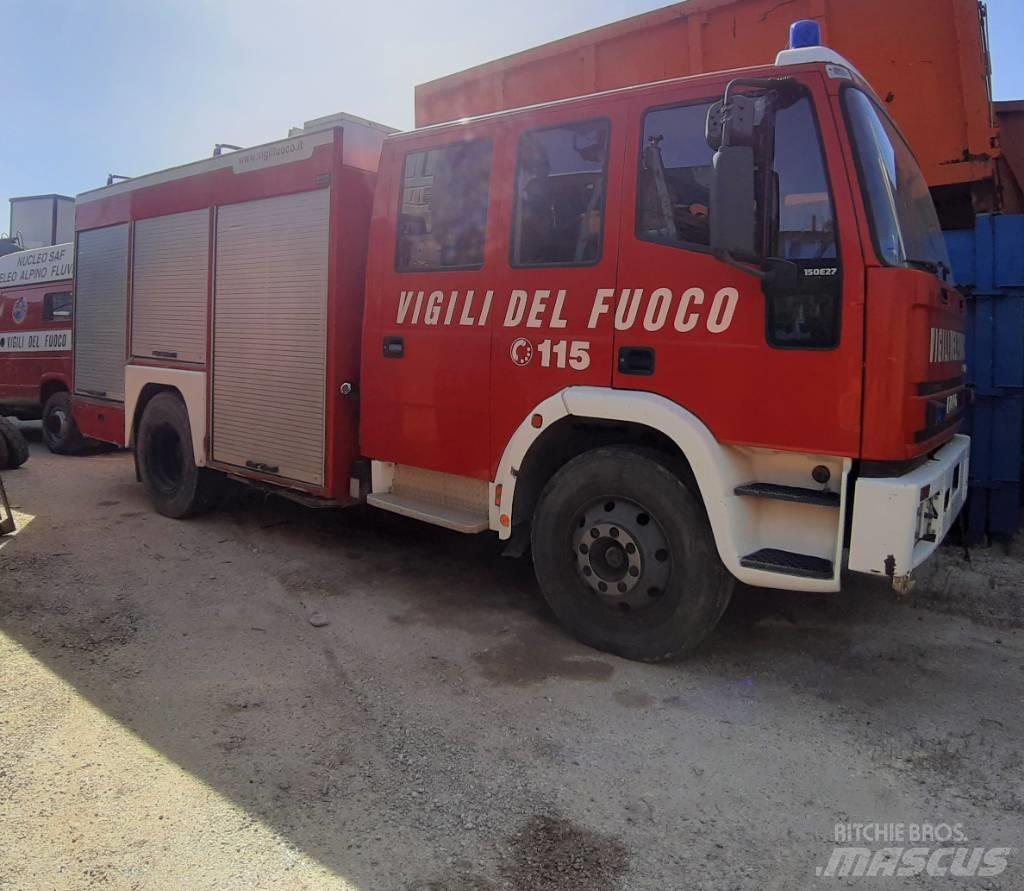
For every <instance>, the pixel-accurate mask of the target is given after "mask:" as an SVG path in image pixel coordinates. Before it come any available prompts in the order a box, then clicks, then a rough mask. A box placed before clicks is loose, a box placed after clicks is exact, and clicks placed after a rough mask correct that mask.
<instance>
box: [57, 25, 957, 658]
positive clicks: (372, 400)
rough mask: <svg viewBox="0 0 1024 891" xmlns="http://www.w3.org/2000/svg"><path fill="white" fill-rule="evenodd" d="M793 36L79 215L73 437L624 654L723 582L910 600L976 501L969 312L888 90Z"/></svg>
mask: <svg viewBox="0 0 1024 891" xmlns="http://www.w3.org/2000/svg"><path fill="white" fill-rule="evenodd" d="M801 27H802V33H804V34H805V35H806V33H807V28H806V26H801ZM798 30H800V29H798ZM812 33H813V30H812ZM803 41H804V42H799V41H797V40H796V39H795V38H794V46H793V48H792V49H791V50H789V51H786V52H784V53H781V54H780V55H779V58H778V60H777V62H776V64H775V65H772V66H764V67H761V68H754V69H744V70H741V71H732V72H721V73H715V74H708V75H703V76H699V77H691V78H681V79H675V80H667V81H662V82H659V83H654V84H647V85H641V86H635V87H629V88H624V89H620V90H613V91H610V92H606V93H601V94H597V95H592V96H585V97H580V98H575V99H570V100H565V101H560V102H554V103H550V104H547V105H540V106H536V107H531V108H527V109H521V110H517V111H508V112H502V113H499V114H493V115H485V116H483V117H480V118H475V119H470V120H467V121H460V122H458V123H451V124H446V125H439V126H435V127H428V128H424V129H422V130H418V131H414V132H411V133H406V134H395V133H393V132H390V131H387V130H386V128H381V127H379V126H377V125H373V124H370V123H369V122H366V121H361V120H357V119H352V118H346V117H341V118H339V119H338V120H337V121H336V122H335V123H336V124H337V126H334V127H332V128H326V129H324V128H323V126H322V125H321V126H320V127H317V128H313V127H310V128H309V129H307V130H306V131H303V132H300V133H298V134H296V135H295V136H293V137H292V138H290V139H288V140H284V141H281V142H277V143H271V144H268V145H266V146H259V147H256V148H253V149H246V150H243V151H240V152H237V153H234V154H232V155H227V156H222V157H215V158H212V159H208V160H206V161H200V162H197V163H195V164H190V165H186V166H184V167H181V168H176V169H173V170H168V171H163V172H160V173H155V174H150V175H148V176H143V177H138V178H136V179H133V180H129V181H127V182H123V183H118V184H116V185H114V186H111V187H108V188H105V189H99V190H96V191H94V192H90V193H85V194H84V195H80V196H79V197H78V202H77V216H76V300H77V313H76V319H75V363H74V392H75V416H76V418H77V420H78V423H79V425H80V426H81V428H82V430H83V432H84V433H86V434H87V435H90V436H93V437H95V438H98V439H102V440H106V441H109V442H113V443H117V444H119V445H131V446H132V447H134V449H135V452H136V456H137V461H138V468H139V472H140V475H141V478H142V480H143V482H144V483H145V484H146V486H147V489H148V491H149V493H150V495H151V497H152V498H153V501H154V504H155V505H156V507H157V509H158V510H160V511H161V512H163V513H165V514H166V515H168V516H174V517H181V516H186V515H189V514H191V513H194V512H196V511H198V510H201V509H204V508H206V507H208V506H209V505H210V504H212V503H213V502H214V501H215V500H216V497H217V494H218V492H219V487H220V484H221V482H222V481H223V479H224V477H225V476H227V477H231V478H234V479H237V480H242V481H245V482H248V483H251V484H256V485H261V486H266V487H271V488H273V489H274V490H275V491H278V492H281V493H283V494H286V495H288V496H289V497H292V498H295V499H298V500H302V501H305V502H308V503H312V504H319V505H343V504H351V503H357V502H366V503H368V504H369V505H372V506H374V507H377V508H380V509H383V510H388V511H392V512H396V513H399V514H403V515H406V516H410V517H414V518H417V519H420V520H424V521H427V522H431V523H435V524H437V525H441V526H445V527H447V528H450V529H454V530H458V531H461V532H480V531H484V530H487V529H490V530H493V531H495V532H496V533H497V534H498V535H499V537H500V538H502V539H506V540H509V541H510V545H512V546H514V547H516V548H517V549H519V550H521V549H522V548H523V547H524V546H525V543H526V542H527V541H529V542H530V547H531V549H532V552H533V557H534V563H535V566H536V568H537V575H538V579H539V581H540V584H541V589H542V591H543V592H544V594H545V596H546V597H547V599H548V602H549V603H550V604H551V606H552V609H553V610H554V611H555V613H556V615H558V617H559V618H560V619H561V620H562V621H563V622H564V623H565V624H566V625H567V626H568V627H569V628H570V629H571V630H572V631H573V632H574V633H576V634H577V635H578V636H579V637H580V638H581V639H583V640H585V641H587V642H588V643H591V644H593V645H595V646H599V647H602V648H605V649H609V650H612V651H614V652H617V653H620V654H622V655H626V656H632V657H636V658H645V659H656V658H664V657H666V656H670V655H678V654H681V653H683V652H688V651H689V650H691V649H692V648H693V647H694V646H696V645H697V643H699V641H700V640H701V639H702V638H703V636H704V635H705V634H706V633H707V632H708V631H709V630H710V628H711V627H713V626H714V623H715V622H716V621H717V619H718V617H719V616H720V614H721V610H722V609H724V605H725V603H726V602H727V600H728V595H729V591H730V590H731V584H732V582H733V580H735V579H739V580H741V581H743V582H746V583H748V584H751V585H755V586H762V587H787V588H790V589H793V590H804V591H833V590H838V589H839V587H840V585H841V572H842V568H843V567H844V565H846V566H849V568H851V569H854V570H857V571H861V572H867V573H874V574H877V575H881V576H888V577H889V578H890V579H891V580H892V581H893V583H894V584H896V585H897V586H905V585H906V583H907V582H908V580H909V577H910V574H911V572H912V571H913V569H914V567H916V566H917V565H919V564H920V563H921V562H922V561H923V560H924V559H926V558H927V557H928V555H930V554H931V553H932V552H933V551H934V549H935V548H936V547H937V546H938V543H939V541H941V539H942V537H943V535H944V534H945V532H946V531H947V530H948V529H949V528H950V526H951V524H952V522H953V521H954V519H955V518H956V516H957V514H958V512H959V510H960V508H961V507H962V505H963V501H964V498H965V495H966V489H967V464H968V455H969V443H968V440H967V438H966V437H963V436H958V435H956V434H957V431H958V430H959V426H960V424H961V420H962V417H963V409H964V397H963V392H964V366H963V361H964V333H963V332H964V302H963V299H962V298H961V296H960V295H959V294H958V293H957V292H956V291H954V290H953V289H952V287H951V286H950V285H949V284H947V281H948V257H947V256H946V253H945V245H944V242H943V241H942V238H941V232H940V230H939V225H938V220H937V218H936V216H935V211H934V206H933V205H932V202H931V199H930V197H929V193H928V188H927V185H926V183H925V182H924V179H923V177H922V175H921V173H920V169H919V168H918V166H917V163H916V161H915V160H914V158H913V155H912V153H911V152H910V150H909V149H908V148H907V146H906V143H905V142H904V141H903V139H902V137H901V136H900V135H899V133H898V131H897V130H896V127H895V125H894V124H893V122H892V120H891V118H890V117H889V116H888V115H887V114H886V112H885V110H884V102H881V101H879V99H878V98H877V97H876V96H874V95H873V94H872V92H871V90H870V88H869V87H868V86H867V84H866V83H865V82H864V81H863V80H862V79H861V78H860V76H859V75H858V74H857V73H856V70H855V69H854V68H853V67H852V66H851V65H850V63H848V62H846V61H845V60H844V59H842V58H841V57H839V56H838V55H836V54H835V53H834V52H832V51H830V50H828V49H826V48H824V47H821V46H819V45H817V43H816V42H815V41H814V40H810V41H807V39H806V37H804V38H803ZM517 542H518V544H517ZM696 555H703V556H701V557H699V558H698V556H696ZM715 555H717V556H715Z"/></svg>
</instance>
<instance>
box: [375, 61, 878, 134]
mask: <svg viewBox="0 0 1024 891" xmlns="http://www.w3.org/2000/svg"><path fill="white" fill-rule="evenodd" d="M793 52H801V51H799V50H797V51H793ZM826 53H828V51H827V50H826ZM790 59H791V60H792V61H788V62H787V63H786V64H785V65H782V66H777V65H755V66H750V67H747V68H732V69H728V70H724V71H709V72H706V73H701V74H689V75H685V76H683V77H670V78H666V79H663V80H657V81H651V82H650V83H641V84H629V85H628V86H623V87H616V88H614V89H609V90H602V91H601V92H599V93H585V94H583V95H580V96H570V97H567V98H565V99H552V100H549V101H547V102H537V103H534V104H532V105H523V106H517V107H515V108H507V109H500V110H497V111H491V112H487V113H485V114H479V115H474V116H472V117H465V118H461V119H459V120H454V121H439V122H438V123H436V124H427V125H425V126H422V127H417V128H416V129H415V130H406V131H402V132H396V133H392V134H391V135H390V136H388V141H389V142H391V141H393V140H396V139H405V138H410V137H415V136H417V135H419V134H423V133H429V132H432V131H442V130H445V129H447V128H449V127H452V128H454V127H461V126H464V125H466V124H474V123H479V122H481V121H489V120H492V119H495V118H503V117H509V116H512V115H518V114H526V113H528V112H533V111H537V110H538V109H542V108H557V107H566V108H571V107H572V106H573V105H586V104H590V103H593V102H595V101H598V102H599V101H601V100H602V99H607V98H613V97H616V96H623V95H629V94H630V93H640V92H643V91H644V90H649V89H650V88H652V87H661V86H665V85H670V84H690V83H695V82H700V81H704V80H707V81H719V82H720V81H722V80H729V79H732V78H737V77H779V76H780V73H781V72H782V71H787V72H792V71H794V70H804V71H812V70H817V71H821V72H822V73H825V72H826V70H827V68H828V67H829V66H835V65H841V66H842V67H844V68H845V69H846V71H847V72H848V73H849V75H850V77H851V79H856V81H857V82H858V83H859V84H860V85H861V86H863V87H867V88H868V89H870V85H869V84H867V83H866V82H865V81H864V79H863V77H862V76H861V75H860V74H859V72H858V71H857V69H856V68H854V66H853V65H851V64H850V63H849V62H847V61H846V60H845V59H843V58H842V57H840V56H838V55H836V54H834V53H828V56H827V58H826V57H825V56H823V57H822V58H820V59H815V58H813V57H811V56H809V55H808V56H804V57H802V58H801V57H799V56H791V57H790Z"/></svg>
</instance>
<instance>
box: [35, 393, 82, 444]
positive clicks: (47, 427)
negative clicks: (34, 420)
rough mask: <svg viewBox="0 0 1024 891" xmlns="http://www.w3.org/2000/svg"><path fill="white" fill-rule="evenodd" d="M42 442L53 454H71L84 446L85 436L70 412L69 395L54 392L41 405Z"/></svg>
mask: <svg viewBox="0 0 1024 891" xmlns="http://www.w3.org/2000/svg"><path fill="white" fill-rule="evenodd" d="M43 442H45V443H46V447H47V448H48V449H49V450H50V451H51V452H53V453H54V454H55V455H73V454H75V453H76V452H80V451H81V450H82V449H83V448H84V447H85V438H84V437H83V436H82V434H81V433H79V432H78V425H77V424H76V423H75V418H74V416H73V415H72V413H71V396H70V395H69V394H68V393H67V392H65V391H63V390H62V391H61V392H59V393H54V394H53V395H52V396H50V398H49V399H47V400H46V405H44V406H43Z"/></svg>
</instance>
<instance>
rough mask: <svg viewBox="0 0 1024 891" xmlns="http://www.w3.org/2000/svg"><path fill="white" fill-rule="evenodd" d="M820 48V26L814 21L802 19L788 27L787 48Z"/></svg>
mask: <svg viewBox="0 0 1024 891" xmlns="http://www.w3.org/2000/svg"><path fill="white" fill-rule="evenodd" d="M809 46H821V25H819V24H818V23H817V22H816V21H814V19H802V20H801V21H799V22H793V24H792V25H790V26H789V48H790V49H805V48H806V47H809Z"/></svg>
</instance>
